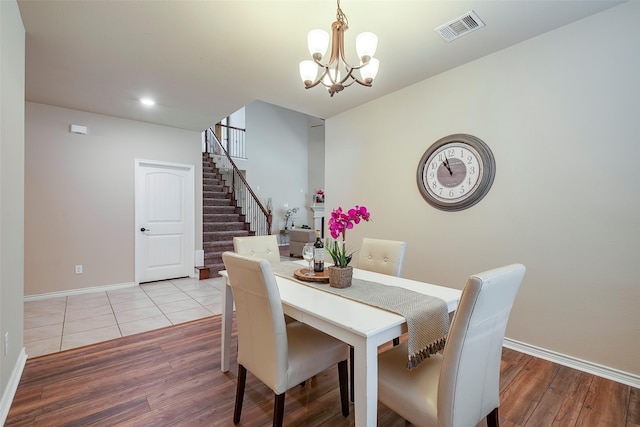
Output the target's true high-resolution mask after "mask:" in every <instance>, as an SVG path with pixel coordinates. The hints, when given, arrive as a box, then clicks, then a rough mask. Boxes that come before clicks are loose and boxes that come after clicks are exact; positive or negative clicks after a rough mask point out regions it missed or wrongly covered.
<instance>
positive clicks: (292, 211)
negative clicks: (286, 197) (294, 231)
mask: <svg viewBox="0 0 640 427" xmlns="http://www.w3.org/2000/svg"><path fill="white" fill-rule="evenodd" d="M299 209H300V208H291V209H287V211H286V212H285V213H284V229H285V230H286V229H287V228H288V227H287V226H288V225H289V218H291V217H292V216H293V215H295V213H296V212H298V210H299ZM291 225H292V226H293V221H291Z"/></svg>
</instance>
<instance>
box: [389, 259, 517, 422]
mask: <svg viewBox="0 0 640 427" xmlns="http://www.w3.org/2000/svg"><path fill="white" fill-rule="evenodd" d="M524 272H525V268H524V266H523V265H521V264H513V265H509V266H506V267H502V268H497V269H494V270H490V271H487V272H484V273H481V274H477V275H473V276H471V277H469V279H468V280H467V284H466V285H465V287H464V290H463V291H462V296H461V297H460V303H459V304H458V309H457V310H456V313H455V315H454V317H453V321H452V324H451V328H450V330H449V334H448V336H447V343H446V345H445V348H444V352H443V353H442V354H435V355H432V356H431V357H430V358H428V359H425V360H424V361H422V362H421V363H420V364H419V365H418V366H417V367H415V368H413V369H412V370H410V371H409V370H407V348H406V343H403V344H401V345H399V346H397V347H393V348H392V349H390V350H388V351H385V352H383V353H382V354H380V356H379V357H378V399H379V400H380V401H381V402H382V403H383V404H384V405H386V406H387V407H389V408H390V409H391V410H393V411H394V412H396V413H398V414H399V415H400V416H402V417H403V418H405V419H406V420H407V421H409V422H410V423H412V424H413V425H416V426H423V427H436V426H437V427H468V426H475V425H476V424H478V423H479V422H480V421H482V419H483V418H486V420H487V425H488V426H489V427H498V425H499V418H498V406H499V405H500V397H499V385H500V359H501V355H502V342H503V340H504V332H505V328H506V326H507V321H508V320H509V314H510V312H511V307H512V306H513V302H514V300H515V297H516V294H517V292H518V289H519V287H520V283H521V282H522V278H523V277H524Z"/></svg>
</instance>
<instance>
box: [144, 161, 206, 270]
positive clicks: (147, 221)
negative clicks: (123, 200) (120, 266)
mask: <svg viewBox="0 0 640 427" xmlns="http://www.w3.org/2000/svg"><path fill="white" fill-rule="evenodd" d="M135 167H136V192H135V198H136V202H135V205H136V213H135V216H136V229H135V233H136V234H135V236H136V239H135V241H136V261H135V265H136V283H143V282H150V281H154V280H166V279H173V278H177V277H186V276H191V275H193V274H194V259H193V257H194V253H195V248H194V241H195V240H194V238H195V227H194V210H195V207H194V205H195V194H194V167H193V165H180V164H173V163H164V162H155V161H150V160H139V159H136V166H135Z"/></svg>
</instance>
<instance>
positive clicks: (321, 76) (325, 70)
mask: <svg viewBox="0 0 640 427" xmlns="http://www.w3.org/2000/svg"><path fill="white" fill-rule="evenodd" d="M316 63H317V64H318V66H320V68H323V69H324V71H323V72H322V74H320V77H318V78H317V79H316V80H315V81H314V82H313V83H311V84H310V85H309V86H306V85H305V89H311V88H312V87H316V86H318V84H320V83H322V85H323V86H325V87H329V86H327V85H326V84H325V83H324V82H323V81H322V80H323V79H324V77H325V76H326V75H327V74H329V78H331V74H330V73H329V68H328V67H325V66H324V65H322V64H320V63H319V62H318V61H316Z"/></svg>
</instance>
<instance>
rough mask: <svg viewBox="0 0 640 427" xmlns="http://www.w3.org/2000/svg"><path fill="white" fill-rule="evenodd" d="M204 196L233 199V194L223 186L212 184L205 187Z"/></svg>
mask: <svg viewBox="0 0 640 427" xmlns="http://www.w3.org/2000/svg"><path fill="white" fill-rule="evenodd" d="M202 197H204V198H208V199H227V200H231V195H230V194H229V193H227V192H226V191H225V190H224V187H222V186H213V185H212V186H210V187H209V188H203V190H202Z"/></svg>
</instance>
